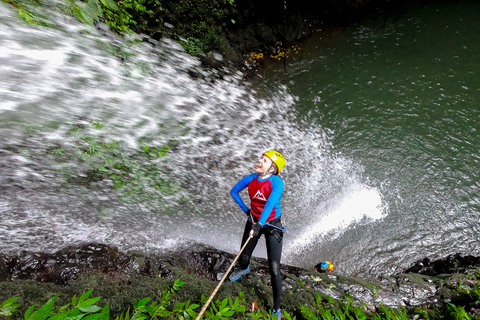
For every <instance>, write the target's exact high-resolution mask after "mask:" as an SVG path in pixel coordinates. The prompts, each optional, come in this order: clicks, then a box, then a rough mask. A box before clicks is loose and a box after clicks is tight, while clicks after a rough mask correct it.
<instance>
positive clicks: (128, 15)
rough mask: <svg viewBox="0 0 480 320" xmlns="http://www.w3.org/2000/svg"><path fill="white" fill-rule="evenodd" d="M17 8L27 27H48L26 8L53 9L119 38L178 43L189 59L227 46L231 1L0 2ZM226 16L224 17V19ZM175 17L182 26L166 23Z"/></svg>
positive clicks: (19, 0) (35, 0)
mask: <svg viewBox="0 0 480 320" xmlns="http://www.w3.org/2000/svg"><path fill="white" fill-rule="evenodd" d="M2 1H4V2H7V3H10V4H11V5H13V6H14V7H16V8H17V10H18V14H19V16H20V17H21V18H22V19H23V20H24V21H25V22H28V23H31V24H38V25H43V26H49V25H47V24H46V23H45V22H42V20H44V19H42V17H41V16H39V14H38V13H37V11H36V10H29V9H28V8H32V9H33V8H35V7H52V6H53V7H55V10H57V11H60V12H62V13H64V14H66V15H69V16H71V17H75V18H77V19H78V20H79V21H81V22H82V23H84V24H86V25H90V26H94V25H95V24H97V23H99V22H102V23H105V24H107V25H109V26H110V27H111V29H112V30H114V31H115V32H117V33H119V34H125V33H138V34H140V33H142V34H148V35H149V36H151V37H152V38H154V39H159V38H161V37H168V38H172V39H177V40H181V41H180V44H181V45H182V46H183V47H184V49H185V51H186V52H187V53H189V54H192V55H197V54H200V53H206V52H208V51H210V50H212V48H213V47H219V46H228V45H227V44H226V43H225V40H224V39H223V37H222V36H221V35H222V32H223V31H222V25H223V26H224V25H226V23H229V24H234V23H235V20H233V19H232V18H231V16H228V13H227V11H226V10H225V8H230V9H231V10H234V1H233V0H228V3H227V2H225V3H222V2H221V1H220V2H217V1H205V2H202V3H201V4H199V3H197V2H195V1H193V0H183V1H180V2H178V1H172V0H63V2H62V1H61V2H56V3H49V2H48V1H47V0H2ZM227 16H228V17H227ZM179 17H182V19H185V20H186V21H185V22H184V23H181V24H178V25H176V26H172V25H171V24H170V23H169V22H174V21H176V20H177V19H178V18H179Z"/></svg>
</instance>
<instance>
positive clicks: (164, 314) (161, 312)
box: [157, 310, 173, 317]
mask: <svg viewBox="0 0 480 320" xmlns="http://www.w3.org/2000/svg"><path fill="white" fill-rule="evenodd" d="M172 313H173V312H171V311H167V310H161V311H158V312H157V315H159V316H160V317H168V316H169V315H171V314H172Z"/></svg>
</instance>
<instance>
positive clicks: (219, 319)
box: [0, 279, 295, 320]
mask: <svg viewBox="0 0 480 320" xmlns="http://www.w3.org/2000/svg"><path fill="white" fill-rule="evenodd" d="M184 284H185V283H184V282H182V281H180V280H178V279H177V280H176V281H175V282H174V283H173V284H172V285H171V286H170V287H168V288H166V289H165V290H164V291H163V292H162V293H161V298H160V301H152V299H151V298H144V299H141V300H140V301H136V300H135V301H134V302H133V304H132V307H131V308H129V309H128V310H126V311H125V312H122V313H121V314H120V315H119V316H117V317H116V318H115V319H116V320H127V319H131V320H143V319H159V318H167V319H195V318H196V317H197V315H198V313H197V309H198V308H199V307H200V306H201V305H200V304H196V303H191V302H190V300H187V301H185V302H182V303H172V301H171V298H172V295H173V294H175V293H176V292H177V291H178V290H179V289H180V287H181V286H183V285H184ZM92 292H93V290H92V289H91V290H89V291H88V292H84V293H82V294H81V295H80V297H78V298H77V296H73V297H72V299H71V302H70V303H67V304H66V305H63V306H60V307H58V308H55V300H56V299H57V298H58V294H57V295H55V296H53V297H52V298H50V299H49V300H48V301H47V302H46V303H45V304H43V305H42V306H40V307H39V308H37V306H36V305H33V306H31V307H29V308H28V309H27V311H26V312H25V314H24V316H23V318H24V319H25V320H46V319H49V320H62V319H65V320H73V319H75V320H80V319H84V320H107V319H110V310H109V305H108V303H107V304H105V306H103V307H100V306H98V305H97V304H96V303H97V302H99V301H100V299H101V297H95V298H90V295H91V294H92ZM18 299H19V298H18V297H13V298H10V299H7V300H6V301H5V302H3V303H2V304H1V305H0V315H2V316H6V317H8V316H11V315H12V314H13V313H15V312H16V311H17V310H18V308H19V307H20V306H21V305H20V304H17V303H15V302H16V301H17V300H18ZM206 301H207V297H205V296H202V298H201V301H199V302H200V303H202V304H204V303H205V302H206ZM239 317H240V318H242V319H244V318H253V319H270V316H269V314H268V312H267V311H265V310H260V309H259V310H256V311H251V312H249V311H248V310H247V307H246V301H245V299H244V297H243V292H242V293H240V294H239V295H238V297H236V298H235V299H232V298H225V299H223V300H216V301H215V302H212V304H211V305H210V308H209V309H207V311H206V312H205V315H204V319H214V320H226V319H229V318H237V319H238V318H239ZM285 319H287V320H288V319H292V317H291V316H290V314H289V313H288V312H285ZM293 319H295V317H294V318H293Z"/></svg>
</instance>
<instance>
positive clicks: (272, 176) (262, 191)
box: [229, 150, 286, 319]
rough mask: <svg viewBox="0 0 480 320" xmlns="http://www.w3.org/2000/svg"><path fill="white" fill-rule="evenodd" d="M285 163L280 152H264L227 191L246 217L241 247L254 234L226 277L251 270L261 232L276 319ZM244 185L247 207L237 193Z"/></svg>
mask: <svg viewBox="0 0 480 320" xmlns="http://www.w3.org/2000/svg"><path fill="white" fill-rule="evenodd" d="M285 164H286V162H285V158H284V157H283V155H282V154H281V153H280V152H278V151H275V150H269V151H266V152H265V153H264V154H262V156H261V158H260V159H259V160H258V162H257V163H256V164H255V172H254V173H252V174H250V175H248V176H246V177H244V178H243V179H241V180H240V181H239V182H238V183H237V184H236V185H235V186H234V187H233V188H232V190H231V191H230V195H231V196H232V197H233V199H234V200H235V202H236V203H237V204H238V205H239V206H240V208H241V209H242V210H243V212H245V214H246V215H247V217H248V219H247V222H246V224H245V229H244V232H243V237H242V244H241V247H243V245H244V244H245V242H246V241H247V240H248V239H249V237H250V233H252V234H253V237H252V238H251V239H250V240H249V243H248V244H247V246H246V247H245V249H244V250H243V252H242V254H241V255H240V257H239V260H238V262H239V268H238V269H236V270H234V271H233V272H232V273H231V274H230V277H229V278H230V280H231V281H236V280H238V279H240V278H241V277H242V276H243V275H246V274H247V273H249V272H250V258H251V256H252V253H253V251H254V249H255V247H256V245H257V243H258V240H259V238H260V236H261V235H264V236H265V242H266V246H267V257H268V266H269V270H270V278H271V282H272V291H273V310H272V315H274V316H276V319H281V309H280V302H281V301H280V300H281V293H282V276H281V274H280V259H281V256H282V246H283V231H284V228H283V226H282V222H281V206H280V199H281V198H282V195H283V189H284V183H283V180H282V179H281V178H280V177H279V176H278V174H280V172H281V171H282V169H283V168H284V167H285ZM247 187H248V195H249V197H250V208H248V207H247V206H246V205H245V203H244V202H243V200H242V198H241V197H240V195H239V193H240V192H241V191H242V190H244V189H245V188H247Z"/></svg>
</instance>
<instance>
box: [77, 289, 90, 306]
mask: <svg viewBox="0 0 480 320" xmlns="http://www.w3.org/2000/svg"><path fill="white" fill-rule="evenodd" d="M92 292H93V289H90V290H88V291H87V292H84V293H82V295H81V296H80V298H79V299H78V306H81V305H82V302H83V301H85V300H86V299H87V298H88V297H89V296H90V295H91V294H92Z"/></svg>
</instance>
